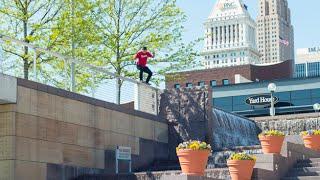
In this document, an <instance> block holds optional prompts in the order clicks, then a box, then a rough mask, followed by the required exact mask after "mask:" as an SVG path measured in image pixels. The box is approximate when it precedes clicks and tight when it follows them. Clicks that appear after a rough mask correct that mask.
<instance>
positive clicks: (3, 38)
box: [0, 34, 159, 90]
mask: <svg viewBox="0 0 320 180" xmlns="http://www.w3.org/2000/svg"><path fill="white" fill-rule="evenodd" d="M0 39H2V40H4V41H10V42H13V43H16V44H20V45H23V46H26V47H29V48H31V49H34V50H35V51H39V52H43V53H46V54H49V55H51V56H54V57H57V58H60V59H63V60H66V61H69V62H71V63H75V64H79V65H82V66H85V67H88V68H92V69H94V70H96V71H99V72H102V73H105V74H107V75H109V76H113V77H115V78H119V79H121V80H124V81H129V82H132V83H135V84H140V85H142V86H145V87H146V88H151V89H153V90H159V89H158V88H156V87H153V86H149V85H146V84H144V83H142V82H140V81H137V80H134V79H131V78H127V77H124V76H120V75H116V74H114V73H112V72H109V71H108V70H107V69H105V68H104V67H98V66H94V65H91V64H87V63H83V62H81V61H79V60H77V59H75V58H71V57H67V56H64V55H62V54H60V53H57V52H52V51H50V50H47V49H44V48H41V47H37V46H35V45H32V44H30V43H27V42H24V41H21V40H17V39H14V38H11V37H9V36H5V35H3V34H0Z"/></svg>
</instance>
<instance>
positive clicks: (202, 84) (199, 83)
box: [198, 81, 206, 87]
mask: <svg viewBox="0 0 320 180" xmlns="http://www.w3.org/2000/svg"><path fill="white" fill-rule="evenodd" d="M205 85H206V83H205V82H204V81H200V82H198V86H200V87H203V86H205Z"/></svg>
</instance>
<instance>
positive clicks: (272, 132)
mask: <svg viewBox="0 0 320 180" xmlns="http://www.w3.org/2000/svg"><path fill="white" fill-rule="evenodd" d="M260 136H284V133H283V132H281V131H277V130H269V131H264V132H262V133H261V134H259V137H260Z"/></svg>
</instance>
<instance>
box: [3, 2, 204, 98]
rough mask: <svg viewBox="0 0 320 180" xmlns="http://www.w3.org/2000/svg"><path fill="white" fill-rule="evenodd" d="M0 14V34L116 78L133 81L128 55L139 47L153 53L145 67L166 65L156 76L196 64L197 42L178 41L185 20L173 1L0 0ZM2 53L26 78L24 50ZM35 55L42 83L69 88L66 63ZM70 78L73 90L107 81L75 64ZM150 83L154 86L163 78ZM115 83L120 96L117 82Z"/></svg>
mask: <svg viewBox="0 0 320 180" xmlns="http://www.w3.org/2000/svg"><path fill="white" fill-rule="evenodd" d="M0 15H1V16H2V17H3V18H2V19H1V20H0V33H2V34H5V35H9V36H12V37H14V38H17V39H20V40H23V41H25V42H28V43H32V44H35V45H38V46H40V47H43V48H46V49H49V50H52V51H57V52H59V53H62V54H64V55H66V56H68V57H74V58H77V59H80V60H81V61H83V62H85V63H88V64H93V65H96V66H103V67H107V68H108V69H109V70H110V72H114V73H115V74H117V75H121V76H125V77H130V78H137V75H138V73H137V72H136V69H135V65H134V60H133V58H132V57H133V55H134V54H135V53H136V52H137V51H138V50H140V48H141V47H143V46H147V47H148V48H149V50H150V51H151V52H154V53H155V55H156V58H155V59H154V60H151V61H150V64H153V65H158V64H159V63H161V64H162V63H163V64H166V66H164V67H157V68H156V70H157V74H158V75H164V74H166V73H168V72H172V71H176V70H183V69H189V68H190V67H193V66H196V65H197V62H196V61H195V59H196V57H197V56H198V54H197V52H196V51H195V50H194V46H195V45H196V44H197V43H198V42H199V40H195V41H194V42H191V43H189V44H185V43H183V40H182V33H183V30H184V27H183V25H182V24H183V22H185V20H186V16H185V14H184V13H183V12H182V10H181V9H180V8H179V7H178V6H177V5H176V0H95V1H92V0H2V1H1V2H0ZM6 47H7V46H6ZM4 50H5V51H6V52H8V53H11V54H12V55H13V56H16V57H18V58H19V59H20V61H22V62H23V66H24V71H23V72H24V77H25V78H26V79H27V78H28V77H29V73H28V71H29V69H30V66H31V65H32V63H33V59H34V58H31V56H34V54H32V53H30V51H29V49H28V48H26V47H24V48H22V49H21V50H19V51H14V49H12V48H4ZM36 57H37V64H38V65H37V67H38V68H39V69H41V73H42V74H41V75H42V76H43V77H44V79H46V81H47V83H49V84H50V83H51V84H54V85H56V86H59V87H60V86H61V87H63V86H70V84H66V81H68V80H67V79H69V80H70V76H71V75H70V71H71V70H70V64H66V61H61V60H60V61H57V60H56V58H54V57H50V56H48V55H45V54H41V53H39V54H37V55H36ZM44 63H45V64H44ZM61 72H65V74H61ZM75 74H76V83H77V91H86V90H87V88H88V87H95V86H97V84H99V82H100V81H101V80H102V79H105V78H108V77H106V76H105V75H103V74H101V73H96V72H93V71H92V70H90V69H88V68H85V67H80V66H78V67H76V73H75ZM153 80H154V82H155V83H157V84H159V82H160V81H162V80H163V76H159V78H153ZM117 83H118V84H119V93H120V90H121V85H122V83H123V82H122V81H121V80H119V81H118V82H117ZM119 96H120V95H119Z"/></svg>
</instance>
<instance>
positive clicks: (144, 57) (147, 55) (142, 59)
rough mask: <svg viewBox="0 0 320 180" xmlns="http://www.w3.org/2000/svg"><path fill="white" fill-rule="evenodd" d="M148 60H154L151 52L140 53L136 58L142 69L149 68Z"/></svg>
mask: <svg viewBox="0 0 320 180" xmlns="http://www.w3.org/2000/svg"><path fill="white" fill-rule="evenodd" d="M148 58H153V54H151V53H150V52H149V51H147V52H143V51H139V52H138V53H137V54H136V56H135V59H138V61H137V65H139V66H142V67H146V66H147V61H148Z"/></svg>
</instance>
